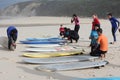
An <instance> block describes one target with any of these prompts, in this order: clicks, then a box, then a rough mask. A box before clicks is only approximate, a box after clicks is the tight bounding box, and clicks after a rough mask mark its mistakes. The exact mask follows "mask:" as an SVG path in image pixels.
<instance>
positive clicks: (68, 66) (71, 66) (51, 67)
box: [37, 61, 108, 71]
mask: <svg viewBox="0 0 120 80" xmlns="http://www.w3.org/2000/svg"><path fill="white" fill-rule="evenodd" d="M106 64H108V62H107V61H93V62H92V61H84V62H71V63H63V64H61V63H59V64H46V65H41V66H39V67H37V69H38V70H42V71H65V70H75V69H85V68H94V67H101V66H104V65H106Z"/></svg>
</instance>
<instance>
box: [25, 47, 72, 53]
mask: <svg viewBox="0 0 120 80" xmlns="http://www.w3.org/2000/svg"><path fill="white" fill-rule="evenodd" d="M73 49H74V48H73V47H71V46H64V47H55V48H54V47H53V48H27V49H26V50H25V51H29V52H56V51H70V50H73Z"/></svg>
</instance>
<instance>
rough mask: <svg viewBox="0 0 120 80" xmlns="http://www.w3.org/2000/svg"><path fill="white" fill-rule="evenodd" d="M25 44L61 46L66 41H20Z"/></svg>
mask: <svg viewBox="0 0 120 80" xmlns="http://www.w3.org/2000/svg"><path fill="white" fill-rule="evenodd" d="M20 42H21V43H23V44H60V43H66V42H67V41H66V40H63V39H41V40H22V41H20Z"/></svg>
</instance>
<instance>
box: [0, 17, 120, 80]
mask: <svg viewBox="0 0 120 80" xmlns="http://www.w3.org/2000/svg"><path fill="white" fill-rule="evenodd" d="M70 19H71V18H68V17H30V18H28V17H27V18H25V17H21V18H20V17H19V18H10V19H2V20H0V36H6V29H7V27H8V26H9V25H15V26H16V27H17V29H18V31H19V34H18V35H19V36H18V40H17V49H16V50H15V51H9V50H7V49H4V48H2V47H0V80H74V79H76V78H93V77H111V76H112V77H116V76H120V62H119V61H120V48H119V47H120V38H119V37H120V33H119V32H117V33H116V35H117V43H115V44H114V45H111V44H109V51H108V53H107V55H106V60H107V61H109V62H110V64H109V65H107V66H105V67H102V68H101V69H82V70H71V71H59V72H43V71H38V70H36V69H35V68H36V67H37V66H39V65H32V64H24V63H23V62H22V59H23V58H24V57H21V55H22V54H23V53H24V52H23V51H24V50H25V47H26V45H24V44H20V43H19V41H20V40H24V39H25V38H29V37H38V38H39V37H50V36H58V35H59V30H58V29H59V25H60V24H64V26H65V27H69V28H71V29H73V28H74V24H71V23H70ZM100 21H101V27H102V28H103V31H104V34H105V35H106V36H107V38H108V40H109V42H111V41H112V40H113V38H112V35H111V24H110V22H109V21H108V20H103V19H100ZM91 22H92V19H90V18H80V23H81V25H80V26H81V27H80V31H79V35H80V41H79V42H78V43H73V44H74V45H79V46H81V48H83V49H85V51H86V54H88V53H89V52H90V47H88V46H89V43H90V42H89V41H90V40H89V35H90V30H91Z"/></svg>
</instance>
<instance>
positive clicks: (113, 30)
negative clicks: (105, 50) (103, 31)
mask: <svg viewBox="0 0 120 80" xmlns="http://www.w3.org/2000/svg"><path fill="white" fill-rule="evenodd" d="M116 31H117V28H112V35H113V40H114V42H116V35H115V33H116Z"/></svg>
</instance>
